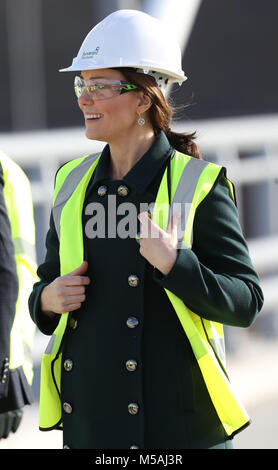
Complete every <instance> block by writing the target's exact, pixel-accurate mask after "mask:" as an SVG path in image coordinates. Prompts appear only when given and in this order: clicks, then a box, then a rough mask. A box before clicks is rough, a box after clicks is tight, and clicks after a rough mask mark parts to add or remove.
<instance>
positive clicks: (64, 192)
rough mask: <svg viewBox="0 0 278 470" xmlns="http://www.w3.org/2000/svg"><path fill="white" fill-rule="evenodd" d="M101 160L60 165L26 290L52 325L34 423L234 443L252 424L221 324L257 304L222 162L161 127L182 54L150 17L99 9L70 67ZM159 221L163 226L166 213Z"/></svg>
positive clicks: (94, 445)
mask: <svg viewBox="0 0 278 470" xmlns="http://www.w3.org/2000/svg"><path fill="white" fill-rule="evenodd" d="M62 71H68V72H70V71H77V72H80V75H78V76H77V77H76V78H75V81H74V88H75V93H76V97H77V102H78V106H79V108H80V110H81V112H82V115H83V118H84V121H85V127H86V136H87V138H88V139H92V140H99V141H104V142H107V145H106V146H105V147H104V149H103V151H102V153H101V155H99V154H97V155H89V156H86V157H81V158H77V159H75V160H72V161H71V162H68V163H67V164H65V165H63V166H62V167H61V168H60V169H59V170H58V172H57V174H56V180H55V190H54V202H53V210H52V214H51V219H50V228H49V231H48V234H47V237H46V247H47V253H46V258H45V261H44V262H43V263H42V264H41V265H40V266H39V269H38V276H39V278H40V281H39V282H38V283H36V284H35V285H34V288H33V292H32V293H31V295H30V299H29V308H30V313H31V316H32V318H33V320H34V322H35V323H36V324H37V326H38V328H39V329H40V330H41V331H42V332H43V333H44V334H48V335H52V336H51V338H50V341H49V344H48V347H47V349H46V351H45V354H44V356H43V360H42V369H41V370H42V373H41V396H40V429H42V430H51V429H62V430H63V441H64V444H63V445H64V448H66V449H68V448H73V449H79V448H82V449H86V448H87V449H124V448H130V449H192V448H206V449H207V448H222V449H225V448H231V446H232V443H231V439H232V437H233V436H234V435H235V434H236V433H237V432H240V431H241V430H243V429H244V428H245V427H246V426H247V425H248V423H249V417H248V414H247V412H246V411H245V409H244V407H243V406H242V405H241V402H240V400H238V398H237V396H236V394H235V392H234V390H233V388H232V385H231V383H230V381H229V380H228V378H227V374H226V370H225V354H224V336H223V324H227V325H233V326H237V327H248V326H249V325H250V324H251V323H252V322H253V321H254V319H255V318H256V316H257V314H258V312H259V311H260V309H261V307H262V304H263V294H262V291H261V289H260V285H259V279H258V276H257V274H256V272H255V270H254V268H253V265H252V262H251V260H250V257H249V254H248V249H247V245H246V242H245V240H244V237H243V234H242V231H241V228H240V224H239V220H238V213H237V209H236V204H235V194H234V188H233V185H232V184H231V182H230V181H229V180H228V178H227V176H226V170H225V168H223V167H221V166H219V165H215V164H213V163H210V162H207V161H204V160H202V158H201V155H200V152H199V150H198V148H197V145H196V143H195V142H194V135H193V134H185V133H177V132H174V131H172V130H171V128H170V126H171V118H172V108H171V106H170V105H169V103H167V101H166V97H165V96H166V91H167V87H168V85H169V84H171V83H176V82H177V83H180V84H181V83H183V82H184V81H185V79H186V77H185V75H184V72H183V71H182V69H181V53H180V49H179V46H178V45H177V44H176V42H175V41H174V39H173V32H171V31H170V32H169V31H167V30H166V28H165V27H164V26H163V25H162V24H161V23H160V22H159V21H158V20H156V19H154V18H152V17H150V16H149V15H147V14H145V13H142V12H139V11H135V10H120V11H117V12H114V13H112V14H111V15H109V16H108V17H106V18H105V19H104V20H103V21H102V22H100V23H99V24H98V25H97V26H95V27H94V28H93V29H92V30H91V31H90V32H89V34H88V35H87V37H86V38H85V40H84V42H83V44H82V46H81V48H80V50H79V52H78V55H77V57H75V58H74V59H73V63H72V66H70V67H69V68H67V69H62ZM168 221H169V222H168Z"/></svg>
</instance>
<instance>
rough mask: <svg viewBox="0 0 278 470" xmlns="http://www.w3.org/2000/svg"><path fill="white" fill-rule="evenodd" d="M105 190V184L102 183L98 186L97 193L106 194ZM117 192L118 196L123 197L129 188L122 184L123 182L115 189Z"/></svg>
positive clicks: (106, 189)
mask: <svg viewBox="0 0 278 470" xmlns="http://www.w3.org/2000/svg"><path fill="white" fill-rule="evenodd" d="M107 191H108V188H107V186H105V185H104V184H103V185H101V186H100V187H99V188H98V190H97V193H98V195H99V196H105V195H106V194H107ZM117 193H118V195H119V196H121V197H125V196H127V195H128V193H129V189H128V187H127V186H124V185H123V184H121V185H120V186H119V187H118V189H117Z"/></svg>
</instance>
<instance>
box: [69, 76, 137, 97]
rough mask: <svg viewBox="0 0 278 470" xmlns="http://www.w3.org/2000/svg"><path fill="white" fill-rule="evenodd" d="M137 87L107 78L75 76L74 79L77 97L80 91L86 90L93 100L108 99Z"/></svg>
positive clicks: (80, 93)
mask: <svg viewBox="0 0 278 470" xmlns="http://www.w3.org/2000/svg"><path fill="white" fill-rule="evenodd" d="M137 88H138V87H137V86H136V85H133V84H132V83H129V82H125V81H121V80H110V79H108V78H101V79H92V80H83V78H81V77H75V79H74V91H75V94H76V96H77V98H80V96H81V95H82V93H83V92H84V91H86V93H87V95H88V97H89V98H90V99H92V100H94V101H101V100H109V99H110V98H113V97H114V96H118V95H122V94H123V93H127V92H128V91H133V90H136V89H137Z"/></svg>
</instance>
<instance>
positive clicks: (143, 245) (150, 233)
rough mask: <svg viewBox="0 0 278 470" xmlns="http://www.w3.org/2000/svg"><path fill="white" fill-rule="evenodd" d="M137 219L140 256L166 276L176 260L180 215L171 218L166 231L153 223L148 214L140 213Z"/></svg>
mask: <svg viewBox="0 0 278 470" xmlns="http://www.w3.org/2000/svg"><path fill="white" fill-rule="evenodd" d="M138 219H139V220H140V222H141V224H142V226H141V236H140V240H139V243H140V253H141V255H142V256H144V258H146V260H147V261H148V262H149V263H150V264H152V265H153V266H155V267H156V268H157V269H159V271H161V272H162V274H164V275H166V274H168V273H169V271H170V270H171V269H172V267H173V266H174V264H175V261H176V258H177V244H178V223H179V220H180V214H174V215H173V216H172V217H171V220H170V223H169V225H168V228H167V231H165V230H162V229H161V228H160V227H159V225H157V224H156V223H155V222H153V221H152V219H151V218H150V216H149V214H148V212H141V214H139V215H138Z"/></svg>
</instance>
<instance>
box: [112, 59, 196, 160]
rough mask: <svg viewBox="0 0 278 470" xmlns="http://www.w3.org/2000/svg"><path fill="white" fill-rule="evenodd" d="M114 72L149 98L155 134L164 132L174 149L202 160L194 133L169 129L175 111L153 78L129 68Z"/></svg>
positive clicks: (150, 114) (150, 115)
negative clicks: (117, 72) (119, 73)
mask: <svg viewBox="0 0 278 470" xmlns="http://www.w3.org/2000/svg"><path fill="white" fill-rule="evenodd" d="M115 70H118V71H119V72H121V73H122V74H123V75H124V76H125V78H126V80H128V81H129V82H131V83H133V84H134V85H137V86H138V88H139V89H141V90H143V91H144V93H145V94H146V95H147V96H149V97H150V98H151V100H152V106H151V107H150V109H149V110H148V113H149V118H150V121H151V124H152V126H153V129H154V132H155V134H158V132H159V131H160V130H162V131H164V132H165V134H166V136H167V138H168V140H169V142H170V144H171V145H172V147H173V148H174V149H176V150H178V151H179V152H182V153H185V154H188V155H191V156H192V157H195V158H199V159H202V156H201V154H200V151H199V149H198V147H197V145H196V144H195V142H193V140H194V139H196V132H193V133H192V134H185V133H180V132H174V131H172V130H171V129H170V123H171V120H172V117H173V114H174V112H175V109H174V107H173V106H172V105H171V104H169V103H167V102H166V100H165V97H164V95H163V93H162V91H161V90H160V88H159V87H158V85H157V83H156V81H155V79H154V77H152V76H151V75H147V74H144V73H140V72H136V71H135V70H134V69H132V68H129V67H121V68H115Z"/></svg>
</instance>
